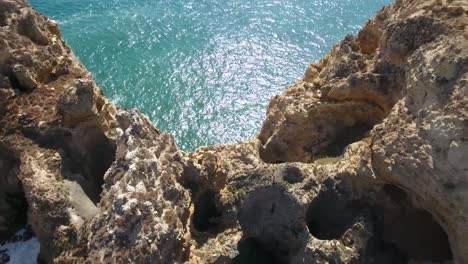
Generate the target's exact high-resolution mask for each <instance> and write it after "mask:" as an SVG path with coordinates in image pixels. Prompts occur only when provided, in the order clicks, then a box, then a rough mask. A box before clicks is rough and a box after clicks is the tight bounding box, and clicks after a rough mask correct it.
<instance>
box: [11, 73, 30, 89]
mask: <svg viewBox="0 0 468 264" xmlns="http://www.w3.org/2000/svg"><path fill="white" fill-rule="evenodd" d="M8 79H9V80H10V85H11V87H12V88H13V89H16V90H19V91H21V92H27V91H28V89H27V88H25V87H24V86H22V85H21V84H20V82H19V81H18V79H17V78H16V76H15V75H14V74H13V73H12V74H9V75H8Z"/></svg>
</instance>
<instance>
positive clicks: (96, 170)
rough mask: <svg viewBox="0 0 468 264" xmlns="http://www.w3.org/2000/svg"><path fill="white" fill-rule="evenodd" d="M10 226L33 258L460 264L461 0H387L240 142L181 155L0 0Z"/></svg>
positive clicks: (44, 28) (466, 197)
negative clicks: (27, 232) (30, 244)
mask: <svg viewBox="0 0 468 264" xmlns="http://www.w3.org/2000/svg"><path fill="white" fill-rule="evenodd" d="M26 223H27V224H29V225H30V226H31V228H32V230H33V232H34V234H35V235H36V236H37V237H38V239H39V241H40V243H41V252H40V256H39V258H40V259H41V260H42V261H44V262H46V263H53V262H56V263H70V262H72V263H128V262H135V263H294V264H295V263H408V262H410V263H468V225H467V223H468V3H467V2H466V1H465V0H397V1H396V3H394V4H392V5H389V6H387V7H385V8H383V9H382V10H381V11H380V12H379V13H378V14H377V15H376V16H375V17H374V18H373V19H370V20H369V21H368V22H367V23H366V25H365V26H364V27H363V29H362V30H361V31H360V32H359V34H358V35H357V36H351V35H348V36H346V37H345V38H344V40H342V41H341V42H340V43H338V44H337V45H336V46H334V47H333V48H332V49H331V51H330V52H329V53H328V54H327V55H326V56H325V57H324V58H322V59H321V60H320V61H318V62H315V63H312V64H310V65H309V67H308V68H307V70H306V73H305V76H304V78H303V80H301V81H299V82H297V83H296V84H294V85H292V86H291V87H289V88H288V89H287V90H286V91H285V92H284V93H283V94H281V95H278V96H275V97H274V98H272V100H271V102H270V104H269V107H268V110H267V116H266V119H265V121H264V124H263V126H262V128H261V131H260V132H259V134H258V136H257V138H255V139H252V140H250V141H248V142H244V143H240V144H235V145H218V146H207V147H201V148H199V149H197V150H196V151H195V152H193V153H185V152H182V151H180V150H179V149H178V148H177V146H176V143H175V141H174V139H173V137H172V136H170V135H169V134H166V133H164V132H162V131H160V130H158V129H157V128H155V127H154V126H153V125H152V124H151V122H150V121H149V120H148V118H147V117H145V116H144V115H143V114H141V113H139V112H138V111H136V110H132V111H129V110H125V109H120V108H117V107H116V106H114V105H113V104H112V103H110V102H109V101H108V100H107V99H106V98H105V97H104V96H103V93H102V91H101V90H100V89H99V87H98V86H97V85H96V83H95V81H94V80H93V77H92V75H91V74H90V73H89V72H88V71H87V70H86V68H85V67H84V66H83V65H82V64H81V63H80V62H79V60H78V59H77V58H76V57H75V55H74V54H73V52H72V51H71V49H70V48H69V47H68V46H67V45H66V43H65V42H64V40H63V38H62V36H61V33H60V30H59V27H58V25H57V23H56V22H54V21H52V20H50V19H48V18H47V17H45V16H43V15H40V14H38V13H37V12H35V11H34V9H33V8H32V7H31V6H30V5H29V4H27V3H25V2H24V1H23V0H0V235H1V236H3V237H7V236H9V235H11V234H12V233H14V232H15V231H16V230H17V228H18V227H19V226H21V225H24V224H26Z"/></svg>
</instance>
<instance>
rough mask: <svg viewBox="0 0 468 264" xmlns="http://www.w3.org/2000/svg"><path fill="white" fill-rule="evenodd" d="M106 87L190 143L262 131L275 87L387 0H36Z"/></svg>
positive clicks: (196, 144) (128, 105)
mask: <svg viewBox="0 0 468 264" xmlns="http://www.w3.org/2000/svg"><path fill="white" fill-rule="evenodd" d="M31 3H32V4H33V5H34V6H35V8H36V9H37V10H38V11H39V12H41V13H43V14H45V15H47V16H49V17H51V18H53V19H55V20H57V21H58V22H59V24H60V26H61V29H62V31H63V35H64V38H65V40H66V41H67V42H68V44H69V45H70V46H71V47H72V49H73V50H74V52H75V54H77V56H78V57H79V58H80V60H81V61H82V62H83V63H84V64H85V65H86V67H87V68H88V69H89V70H90V71H91V72H92V73H93V74H94V75H95V78H96V80H97V82H98V84H99V85H100V87H101V88H103V90H104V92H105V94H106V95H107V96H108V97H109V98H110V99H111V100H113V101H114V102H115V103H117V104H118V105H120V106H122V107H126V108H137V109H139V110H140V111H142V112H144V113H145V114H147V115H148V116H149V117H150V118H151V120H152V121H153V122H154V123H155V125H156V126H157V127H158V128H160V129H162V130H164V131H166V132H169V133H171V134H173V135H174V136H175V138H176V139H177V142H178V145H179V147H181V148H182V149H183V150H187V151H191V150H194V149H195V148H196V147H199V146H202V145H211V144H220V143H236V142H239V141H243V140H246V139H250V138H253V137H255V135H256V133H258V131H259V128H260V127H261V125H262V120H263V119H264V116H265V112H266V107H267V105H268V102H269V100H270V98H271V97H272V96H273V95H276V94H279V93H281V92H282V91H284V90H285V89H286V88H287V86H288V85H290V84H292V83H294V82H295V81H297V80H299V79H300V78H301V77H302V76H303V74H304V71H305V68H306V66H307V64H308V63H310V62H313V61H316V60H318V59H319V58H320V57H322V56H323V55H324V54H326V52H328V50H329V49H330V48H331V47H332V45H334V44H336V43H337V42H338V41H340V40H341V39H342V38H343V37H344V36H345V35H346V34H355V33H357V31H358V30H359V28H360V27H361V26H362V25H363V24H364V23H365V21H366V20H367V19H368V18H370V17H371V16H373V15H374V14H375V12H377V11H378V10H379V9H381V8H382V7H383V6H384V5H386V4H389V3H390V1H389V0H335V1H333V0H281V1H279V0H224V1H220V0H199V1H190V0H138V1H137V0H133V1H131V0H105V1H100V0H79V1H77V0H32V1H31Z"/></svg>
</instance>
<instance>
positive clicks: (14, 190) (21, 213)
mask: <svg viewBox="0 0 468 264" xmlns="http://www.w3.org/2000/svg"><path fill="white" fill-rule="evenodd" d="M20 165H21V162H20V160H19V157H18V156H17V155H16V154H15V153H14V152H13V151H12V150H10V149H9V148H8V147H7V146H5V145H3V144H0V240H2V241H5V239H10V238H11V236H12V235H14V234H15V233H16V231H18V230H19V229H20V228H22V227H24V226H26V224H27V212H28V203H27V201H26V197H25V194H24V191H23V187H22V185H21V182H20V181H19V179H18V175H19V172H20Z"/></svg>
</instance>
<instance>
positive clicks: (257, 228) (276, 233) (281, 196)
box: [236, 186, 309, 263]
mask: <svg viewBox="0 0 468 264" xmlns="http://www.w3.org/2000/svg"><path fill="white" fill-rule="evenodd" d="M238 219H239V223H240V226H241V228H242V231H243V237H244V238H245V240H244V241H245V242H242V244H240V245H239V247H242V248H240V255H239V256H237V257H236V258H237V259H238V261H239V259H243V258H247V259H250V260H252V258H253V257H260V256H261V260H270V263H289V262H290V261H291V260H292V259H293V258H294V257H295V256H296V255H297V254H298V253H299V252H301V250H303V249H304V248H305V245H306V243H307V241H308V238H309V234H308V233H307V228H306V223H305V220H304V209H303V206H302V205H301V204H300V203H299V202H298V201H297V200H296V199H295V198H294V197H293V196H291V195H290V194H288V193H286V192H285V191H284V190H282V189H280V188H279V187H275V186H273V187H268V188H262V189H258V190H255V191H253V192H252V193H250V194H249V195H248V196H247V198H246V199H245V200H244V201H243V204H242V206H241V209H240V211H239V217H238ZM249 256H250V257H249ZM238 263H239V262H238Z"/></svg>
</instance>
